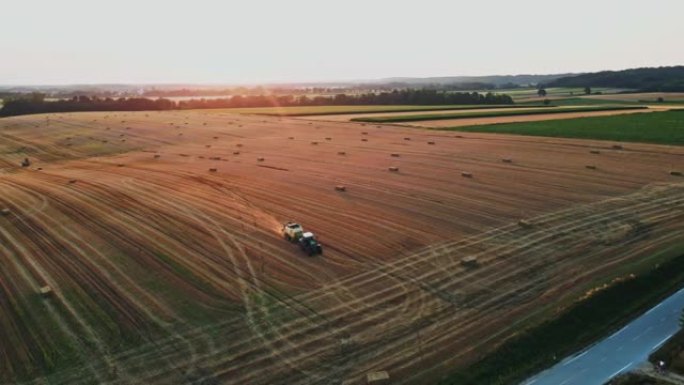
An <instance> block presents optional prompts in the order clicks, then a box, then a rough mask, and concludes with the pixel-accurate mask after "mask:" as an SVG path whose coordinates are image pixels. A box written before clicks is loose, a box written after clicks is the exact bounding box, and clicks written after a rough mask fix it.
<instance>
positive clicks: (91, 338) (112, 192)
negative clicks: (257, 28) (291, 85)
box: [0, 111, 684, 384]
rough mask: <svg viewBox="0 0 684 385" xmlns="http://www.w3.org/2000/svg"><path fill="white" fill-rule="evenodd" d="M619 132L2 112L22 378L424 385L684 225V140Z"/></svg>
mask: <svg viewBox="0 0 684 385" xmlns="http://www.w3.org/2000/svg"><path fill="white" fill-rule="evenodd" d="M406 138H410V140H406ZM362 139H367V140H366V141H362ZM312 142H316V144H313V143H312ZM428 142H434V144H428ZM611 145H612V143H607V142H591V141H579V140H561V139H548V138H527V137H507V136H500V135H484V134H462V135H454V134H453V133H449V132H432V131H422V130H416V129H410V128H402V127H397V126H378V125H371V124H368V125H362V124H356V123H346V122H311V121H307V120H302V119H285V118H283V119H280V118H271V117H256V116H244V115H233V114H229V113H227V112H223V111H189V112H150V113H79V114H57V115H51V116H50V117H46V116H45V115H37V116H26V117H16V118H7V119H0V167H1V168H2V175H1V176H0V208H7V209H9V213H6V215H4V216H0V261H1V263H0V383H15V382H25V383H36V384H39V383H41V384H42V383H45V381H46V380H48V381H49V383H50V384H91V383H97V382H99V383H108V384H169V383H179V384H186V383H187V384H200V383H204V384H213V383H222V384H337V383H339V384H356V383H360V381H361V378H362V377H363V375H364V374H365V373H366V372H368V371H372V370H388V371H389V372H390V375H391V376H392V378H393V379H394V380H393V382H392V383H394V384H422V383H426V381H428V379H433V378H436V377H437V376H440V375H442V374H444V373H445V371H446V370H448V369H450V368H454V367H456V366H459V365H465V364H468V363H470V362H472V361H473V360H474V359H476V358H477V357H479V356H480V355H481V354H483V353H486V352H487V351H490V350H491V349H492V348H494V347H495V346H497V345H498V344H500V343H501V342H502V341H503V340H505V339H506V338H507V337H510V336H511V335H513V334H514V333H516V332H517V331H519V330H520V328H522V327H525V326H529V325H532V324H535V323H537V322H540V321H541V320H543V319H546V318H548V317H550V316H552V315H553V314H554V312H555V311H557V310H558V309H559V307H561V306H563V305H564V304H567V303H568V301H571V300H572V299H574V298H576V297H577V296H579V295H581V294H582V293H584V292H585V291H586V290H587V289H589V288H590V287H593V286H596V285H598V284H601V283H603V282H604V281H606V280H608V279H611V278H613V277H615V276H618V275H624V274H627V273H629V272H631V271H635V270H638V268H639V267H643V266H647V265H649V264H652V263H653V262H652V261H650V260H649V258H651V257H652V256H653V255H654V251H657V250H659V249H661V248H663V247H666V246H669V245H672V244H675V243H677V242H682V241H684V231H682V230H684V227H683V226H684V225H683V223H684V210H683V209H684V180H683V179H682V178H681V177H677V176H671V175H669V170H670V169H671V167H672V166H673V165H678V164H679V165H681V164H682V162H683V160H684V149H683V148H678V147H670V146H656V145H640V144H627V145H625V148H624V149H621V150H616V149H613V148H612V146H611ZM590 149H600V151H601V152H600V154H591V153H590V152H589V150H590ZM339 152H344V153H345V154H344V155H340V154H339ZM26 154H28V155H26ZM392 154H398V156H392ZM26 156H28V157H29V158H30V160H31V161H32V164H31V166H30V167H26V168H21V167H19V163H20V162H21V160H22V159H23V158H24V157H26ZM258 158H263V160H262V161H259V160H258ZM502 158H510V159H511V160H512V162H511V163H503V162H502V161H501V160H502ZM587 165H592V166H596V168H595V169H588V168H586V166H587ZM389 167H398V168H399V172H389V171H388V168H389ZM39 168H40V169H39ZM210 168H215V169H216V171H213V172H210V171H209V169H210ZM463 171H466V172H470V173H472V178H464V177H462V176H461V172H463ZM336 185H344V186H346V191H345V192H339V191H335V186H336ZM520 218H525V219H527V220H528V221H529V222H530V223H531V224H532V225H531V226H530V227H520V226H518V225H517V221H518V219H520ZM287 220H296V221H298V222H300V223H302V224H303V226H304V227H305V228H306V229H308V230H311V231H314V232H315V233H316V234H317V235H318V236H319V238H320V241H321V242H322V244H323V247H324V250H325V251H324V255H323V256H321V257H307V256H305V255H303V254H302V253H300V252H299V250H298V249H297V248H296V246H295V245H292V244H289V243H287V242H286V241H285V240H283V239H282V237H281V235H280V234H279V228H280V225H281V223H283V222H285V221H287ZM465 256H477V257H478V260H479V262H480V265H481V266H480V267H478V268H471V269H468V268H465V267H463V266H461V264H460V261H461V258H463V257H465ZM43 286H50V287H51V288H52V291H53V292H52V293H51V294H48V295H47V296H41V295H40V294H39V289H40V288H41V287H43ZM203 381H204V382H203Z"/></svg>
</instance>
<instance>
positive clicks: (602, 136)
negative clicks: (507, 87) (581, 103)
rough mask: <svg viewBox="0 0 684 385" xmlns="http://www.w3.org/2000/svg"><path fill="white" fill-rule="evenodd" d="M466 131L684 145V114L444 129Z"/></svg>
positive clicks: (667, 113) (625, 116) (666, 113)
mask: <svg viewBox="0 0 684 385" xmlns="http://www.w3.org/2000/svg"><path fill="white" fill-rule="evenodd" d="M444 129H446V130H456V131H466V132H489V133H500V134H515V135H533V136H549V137H558V138H579V139H599V140H614V141H625V142H646V143H659V144H674V145H680V146H681V145H684V111H680V110H676V111H664V112H651V113H645V114H628V115H616V116H600V117H591V118H576V119H566V120H550V121H541V122H522V123H503V124H491V125H480V126H464V127H450V128H444Z"/></svg>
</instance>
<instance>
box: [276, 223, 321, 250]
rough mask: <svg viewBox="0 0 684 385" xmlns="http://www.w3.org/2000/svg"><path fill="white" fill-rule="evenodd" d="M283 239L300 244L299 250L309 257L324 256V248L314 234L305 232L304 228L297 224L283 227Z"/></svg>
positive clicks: (287, 224) (288, 224)
mask: <svg viewBox="0 0 684 385" xmlns="http://www.w3.org/2000/svg"><path fill="white" fill-rule="evenodd" d="M283 237H284V238H285V239H286V240H288V241H290V242H296V243H297V244H299V248H300V249H302V251H304V252H305V253H307V254H309V255H316V254H323V248H322V247H321V244H320V243H318V240H316V237H315V236H314V235H313V233H312V232H310V231H307V232H304V229H303V228H302V226H301V225H300V224H298V223H295V222H287V223H286V224H284V225H283Z"/></svg>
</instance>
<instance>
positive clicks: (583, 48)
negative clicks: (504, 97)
mask: <svg viewBox="0 0 684 385" xmlns="http://www.w3.org/2000/svg"><path fill="white" fill-rule="evenodd" d="M683 15H684V1H682V0H650V1H644V0H638V1H637V0H573V1H553V0H544V1H541V0H515V1H513V0H488V1H472V0H468V1H462V0H451V1H442V0H420V1H405V0H394V1H386V0H344V1H341V0H317V1H316V0H245V1H230V0H224V1H212V0H192V1H187V0H185V1H177V0H167V1H161V0H116V1H105V0H59V1H55V0H0V25H1V26H2V33H0V85H46V84H48V85H60V84H102V83H128V84H132V83H133V84H139V83H213V84H253V83H274V82H276V83H277V82H306V81H335V80H362V79H376V78H385V77H394V76H410V77H430V76H456V75H494V74H499V75H504V74H548V73H565V72H586V71H597V70H604V69H624V68H634V67H644V66H663V65H678V64H679V65H681V64H684V49H683V47H684V46H683V43H682V40H681V39H682V37H683V36H684V22H682V16H683Z"/></svg>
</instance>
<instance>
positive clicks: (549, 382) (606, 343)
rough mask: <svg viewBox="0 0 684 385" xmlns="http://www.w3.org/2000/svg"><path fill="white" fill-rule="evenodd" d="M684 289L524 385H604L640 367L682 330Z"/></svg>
mask: <svg viewBox="0 0 684 385" xmlns="http://www.w3.org/2000/svg"><path fill="white" fill-rule="evenodd" d="M682 308H684V289H682V290H680V291H678V292H677V293H675V294H673V295H672V296H670V297H669V298H667V299H666V300H664V301H663V302H661V303H660V304H659V305H657V306H655V307H654V308H652V309H651V310H649V311H647V312H646V313H644V314H643V315H641V316H640V317H639V318H637V319H635V320H634V321H632V322H631V323H629V324H628V325H627V326H625V327H624V328H622V329H620V330H619V331H617V332H616V333H614V334H613V335H611V336H610V337H607V338H606V339H604V340H602V341H600V342H598V343H597V344H595V345H592V346H591V347H589V348H587V349H586V350H584V351H583V352H580V353H578V354H575V355H573V356H570V357H567V358H566V359H564V360H563V361H561V362H559V363H558V364H556V365H555V366H553V367H552V368H550V369H548V370H546V371H544V372H541V373H539V374H537V375H536V376H534V377H532V378H530V379H528V380H526V381H524V382H523V384H524V385H532V384H534V385H602V384H604V383H606V381H608V380H609V379H611V378H613V377H615V376H616V375H618V374H620V373H622V372H625V371H628V370H630V369H632V368H635V367H637V366H638V365H639V364H641V363H643V362H644V361H646V359H647V358H648V355H649V354H650V353H651V352H652V351H653V350H655V349H657V348H658V347H660V345H662V344H663V343H664V342H665V341H666V340H667V339H668V338H670V336H672V335H673V334H674V333H675V332H677V330H679V315H680V313H681V311H682Z"/></svg>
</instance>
